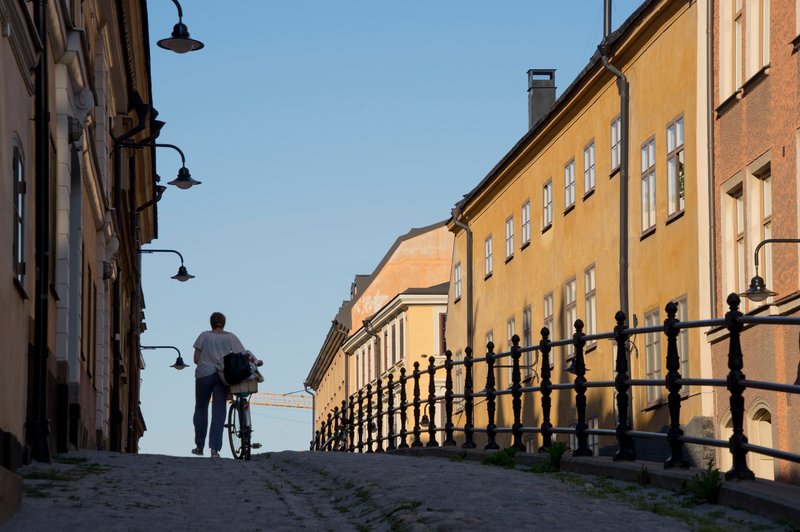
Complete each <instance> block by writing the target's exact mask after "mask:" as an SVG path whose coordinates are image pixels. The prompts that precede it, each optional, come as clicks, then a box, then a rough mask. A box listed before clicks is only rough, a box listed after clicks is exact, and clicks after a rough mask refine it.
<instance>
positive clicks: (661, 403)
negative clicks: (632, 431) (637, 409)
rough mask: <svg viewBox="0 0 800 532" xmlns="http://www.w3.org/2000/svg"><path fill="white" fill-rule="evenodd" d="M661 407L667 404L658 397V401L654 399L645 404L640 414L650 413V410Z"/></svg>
mask: <svg viewBox="0 0 800 532" xmlns="http://www.w3.org/2000/svg"><path fill="white" fill-rule="evenodd" d="M662 406H667V402H666V401H664V398H663V397H659V398H658V399H654V400H653V401H650V402H649V403H647V404H646V405H645V406H644V408H642V412H650V411H652V410H658V409H659V408H661V407H662Z"/></svg>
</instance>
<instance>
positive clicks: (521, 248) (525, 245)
mask: <svg viewBox="0 0 800 532" xmlns="http://www.w3.org/2000/svg"><path fill="white" fill-rule="evenodd" d="M530 245H531V241H530V240H528V241H527V242H525V243H524V244H522V245H521V246H520V247H519V250H520V251H522V250H523V249H525V248H527V247H528V246H530Z"/></svg>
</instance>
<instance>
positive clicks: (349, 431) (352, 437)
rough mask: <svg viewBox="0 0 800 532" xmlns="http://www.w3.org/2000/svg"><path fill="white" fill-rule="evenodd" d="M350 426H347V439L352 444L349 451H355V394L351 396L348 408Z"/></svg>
mask: <svg viewBox="0 0 800 532" xmlns="http://www.w3.org/2000/svg"><path fill="white" fill-rule="evenodd" d="M348 410H349V412H348V422H349V424H348V427H347V439H348V440H350V446H349V447H348V448H347V450H348V451H350V452H351V453H352V452H355V449H356V446H355V443H356V438H355V426H354V423H353V422H354V421H355V419H354V416H355V412H354V410H355V404H354V400H353V396H352V395H351V396H350V408H349V409H348Z"/></svg>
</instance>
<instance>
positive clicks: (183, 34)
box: [156, 0, 204, 54]
mask: <svg viewBox="0 0 800 532" xmlns="http://www.w3.org/2000/svg"><path fill="white" fill-rule="evenodd" d="M172 2H173V3H174V4H175V7H177V8H178V23H177V24H175V26H174V27H173V28H172V36H171V37H167V38H166V39H161V40H160V41H158V42H157V43H156V44H158V46H160V47H161V48H164V49H165V50H172V51H173V52H175V53H177V54H185V53H186V52H192V51H194V50H199V49H201V48H202V47H203V46H204V44H203V43H202V42H200V41H198V40H195V39H192V38H190V37H189V28H188V27H186V24H184V23H183V10H182V9H181V5H180V4H179V3H178V0H172Z"/></svg>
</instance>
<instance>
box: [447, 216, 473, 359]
mask: <svg viewBox="0 0 800 532" xmlns="http://www.w3.org/2000/svg"><path fill="white" fill-rule="evenodd" d="M450 214H451V215H452V216H453V224H455V225H456V227H460V228H461V229H463V230H464V231H465V232H466V233H467V347H470V348H472V346H473V342H472V341H473V339H474V338H473V334H474V327H475V324H474V323H473V322H472V230H471V229H470V228H469V226H468V225H467V224H465V223H464V222H462V221H460V220H459V218H461V207H459V206H456V207H454V208H453V210H452V211H450Z"/></svg>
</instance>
